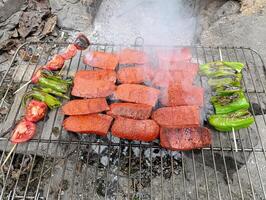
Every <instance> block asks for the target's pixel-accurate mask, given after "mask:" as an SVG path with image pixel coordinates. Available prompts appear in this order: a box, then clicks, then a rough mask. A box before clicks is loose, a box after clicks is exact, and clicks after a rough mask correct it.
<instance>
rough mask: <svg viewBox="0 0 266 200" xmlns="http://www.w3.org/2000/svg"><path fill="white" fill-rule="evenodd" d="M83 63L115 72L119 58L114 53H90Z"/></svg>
mask: <svg viewBox="0 0 266 200" xmlns="http://www.w3.org/2000/svg"><path fill="white" fill-rule="evenodd" d="M83 62H84V64H86V65H89V66H91V67H97V68H101V69H108V70H115V68H116V66H117V65H118V57H117V55H115V54H112V53H106V52H100V51H90V52H88V53H87V54H86V55H85V56H84V59H83Z"/></svg>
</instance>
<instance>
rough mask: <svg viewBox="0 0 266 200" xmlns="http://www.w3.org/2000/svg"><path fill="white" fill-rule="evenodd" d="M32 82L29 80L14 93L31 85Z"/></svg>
mask: <svg viewBox="0 0 266 200" xmlns="http://www.w3.org/2000/svg"><path fill="white" fill-rule="evenodd" d="M30 83H31V80H29V81H28V82H27V83H25V84H24V85H22V86H21V87H20V88H19V89H17V90H16V91H15V92H14V93H13V94H16V93H18V92H19V91H20V90H22V89H23V88H24V87H26V86H27V85H29V84H30Z"/></svg>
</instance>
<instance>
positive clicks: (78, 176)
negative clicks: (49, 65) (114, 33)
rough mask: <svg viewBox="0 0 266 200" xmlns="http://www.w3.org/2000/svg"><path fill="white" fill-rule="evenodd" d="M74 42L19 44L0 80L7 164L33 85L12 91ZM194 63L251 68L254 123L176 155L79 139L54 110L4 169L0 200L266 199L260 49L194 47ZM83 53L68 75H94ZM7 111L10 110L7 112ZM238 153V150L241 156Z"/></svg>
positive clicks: (248, 90)
mask: <svg viewBox="0 0 266 200" xmlns="http://www.w3.org/2000/svg"><path fill="white" fill-rule="evenodd" d="M67 45H68V44H67V43H42V42H30V43H25V44H23V45H22V46H20V47H19V48H18V49H17V51H16V53H15V55H14V57H13V59H12V60H11V62H10V65H9V68H8V69H7V70H6V71H4V72H2V74H0V77H1V79H0V86H1V94H0V95H1V96H0V97H1V101H0V108H1V114H0V116H1V121H0V123H1V126H0V131H1V132H0V134H1V138H0V143H1V144H0V146H1V151H2V152H1V158H0V163H3V161H4V160H5V159H6V156H7V154H8V152H9V151H10V150H11V149H12V147H13V145H12V144H11V143H10V141H9V138H10V131H9V130H10V129H12V127H14V125H15V123H16V121H18V120H19V119H20V117H21V116H22V114H23V108H22V106H21V100H22V96H23V94H24V93H25V92H26V91H28V90H30V86H29V85H28V86H27V87H25V88H23V89H22V90H21V91H20V92H19V93H17V94H16V95H13V92H14V91H15V90H16V89H17V88H18V87H19V86H21V85H23V84H24V83H25V82H27V81H29V80H30V78H31V76H32V74H33V72H34V70H35V69H36V68H37V66H40V65H43V64H44V63H46V62H47V60H49V59H50V58H51V57H52V55H54V54H55V53H58V52H60V51H62V50H63V49H65V48H66V47H67ZM129 47H130V48H135V49H141V50H144V51H145V52H147V53H148V54H150V55H151V56H152V55H153V54H154V52H155V50H156V49H158V48H160V49H162V48H163V49H168V48H171V49H172V48H176V49H178V48H183V46H154V45H143V41H142V40H140V39H138V40H136V42H135V44H134V45H129ZM122 48H125V45H110V44H92V45H91V46H90V47H89V49H88V50H86V51H92V50H98V51H104V52H115V51H119V50H120V49H122ZM187 48H190V49H191V51H192V53H193V61H194V62H197V63H206V62H211V61H215V60H220V59H221V56H222V57H223V59H224V60H228V61H239V62H243V63H245V68H244V70H243V85H244V87H245V89H244V90H245V94H246V96H247V98H248V99H249V102H250V103H251V109H250V110H251V113H252V114H253V116H254V117H255V119H256V121H255V123H254V124H253V125H252V126H251V127H249V128H247V129H243V130H241V131H237V132H236V142H237V149H235V146H234V141H233V136H232V133H231V132H228V133H218V132H215V131H212V132H213V144H212V146H210V147H207V148H203V149H200V150H193V151H187V152H171V151H167V150H165V149H162V148H160V147H159V144H158V142H156V141H155V142H152V143H143V142H135V141H132V142H129V141H126V140H121V139H118V138H114V137H112V136H111V135H109V136H108V138H101V137H98V136H94V135H76V134H73V133H68V132H66V131H65V130H64V129H63V128H62V121H63V119H64V116H63V114H62V113H61V111H60V109H57V110H55V111H50V112H49V114H48V116H47V117H46V119H45V120H44V121H42V122H39V123H38V131H37V134H36V136H35V137H34V139H32V140H31V141H29V142H27V143H25V144H19V145H18V146H16V147H15V149H14V152H13V154H12V155H11V156H10V157H9V158H8V160H7V162H6V163H5V165H4V166H3V167H2V169H1V178H0V188H1V193H0V199H136V200H137V199H210V200H214V199H266V193H265V183H266V180H265V179H266V176H265V166H266V154H265V149H264V143H265V142H264V141H266V140H265V138H266V136H265V133H266V121H265V116H264V112H265V106H264V102H265V100H266V95H265V81H266V78H265V75H266V73H265V65H264V63H263V60H262V58H261V56H260V55H259V54H258V53H257V52H256V51H254V50H252V49H250V48H244V47H202V46H187ZM84 53H85V52H84V51H81V52H79V53H78V55H76V56H75V57H74V58H73V59H72V60H70V61H69V62H68V63H66V64H65V66H64V68H63V70H62V74H63V75H64V76H73V75H74V74H75V72H76V71H77V70H81V69H90V70H93V68H90V67H89V66H85V65H84V64H83V62H82V57H83V55H84ZM206 82H207V81H206V80H205V78H203V77H197V80H196V84H198V85H202V86H203V87H204V88H206V94H205V101H206V103H205V107H204V109H203V111H202V120H203V124H204V125H205V126H207V124H206V123H205V122H206V118H207V116H208V115H209V114H210V113H211V112H212V107H211V106H210V104H209V103H208V100H209V97H210V93H209V92H208V86H207V84H206ZM2 111H3V112H2ZM236 150H237V152H236Z"/></svg>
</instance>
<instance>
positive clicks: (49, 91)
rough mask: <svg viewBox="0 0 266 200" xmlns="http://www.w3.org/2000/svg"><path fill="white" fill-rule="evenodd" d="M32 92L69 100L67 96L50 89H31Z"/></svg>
mask: <svg viewBox="0 0 266 200" xmlns="http://www.w3.org/2000/svg"><path fill="white" fill-rule="evenodd" d="M32 90H35V91H42V92H45V93H48V94H52V95H55V96H58V97H62V98H64V99H69V97H68V96H66V95H64V94H63V93H61V92H57V91H55V90H53V89H51V88H43V87H33V88H32Z"/></svg>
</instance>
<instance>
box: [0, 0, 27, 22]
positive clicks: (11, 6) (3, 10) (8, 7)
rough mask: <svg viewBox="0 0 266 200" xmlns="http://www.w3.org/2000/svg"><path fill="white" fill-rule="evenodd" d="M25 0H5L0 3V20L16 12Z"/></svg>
mask: <svg viewBox="0 0 266 200" xmlns="http://www.w3.org/2000/svg"><path fill="white" fill-rule="evenodd" d="M25 2H26V0H7V1H5V2H3V3H2V4H1V5H0V22H3V21H5V20H6V19H8V18H9V17H10V16H11V15H13V14H14V13H16V12H18V11H19V10H20V9H21V8H22V7H23V5H24V3H25Z"/></svg>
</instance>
